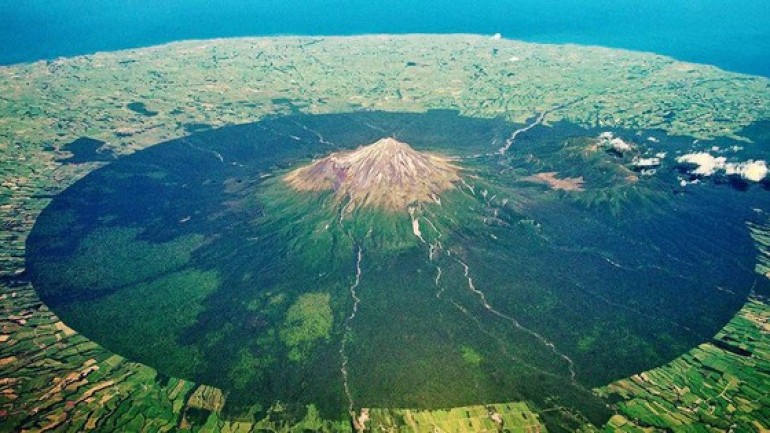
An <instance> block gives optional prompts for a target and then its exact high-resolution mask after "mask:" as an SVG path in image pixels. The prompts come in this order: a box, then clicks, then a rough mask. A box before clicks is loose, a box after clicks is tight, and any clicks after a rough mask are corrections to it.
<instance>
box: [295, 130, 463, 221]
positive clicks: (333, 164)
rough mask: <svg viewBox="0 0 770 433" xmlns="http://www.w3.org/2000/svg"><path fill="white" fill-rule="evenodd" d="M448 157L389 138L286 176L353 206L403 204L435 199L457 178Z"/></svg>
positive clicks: (305, 188)
mask: <svg viewBox="0 0 770 433" xmlns="http://www.w3.org/2000/svg"><path fill="white" fill-rule="evenodd" d="M458 172H459V168H458V167H456V166H454V165H453V164H451V163H450V161H449V159H447V158H445V157H442V156H440V155H435V154H432V153H427V152H418V151H416V150H414V149H413V148H412V147H411V146H409V145H408V144H406V143H404V142H401V141H398V140H396V139H395V138H392V137H387V138H383V139H380V140H378V141H376V142H374V143H372V144H370V145H367V146H362V147H359V148H358V149H356V150H352V151H343V152H335V153H332V154H331V155H329V156H327V157H325V158H322V159H319V160H317V161H315V162H313V163H311V164H309V165H307V166H304V167H300V168H298V169H296V170H294V171H292V172H291V173H289V174H288V175H286V177H285V178H284V180H285V181H286V182H287V183H288V184H289V185H290V186H292V187H293V188H295V189H297V190H301V191H324V190H331V191H334V194H335V196H336V197H337V199H339V200H341V201H348V205H347V210H348V211H350V210H352V209H354V208H356V207H368V206H373V207H381V208H385V209H388V210H402V209H406V208H407V207H408V206H409V205H410V204H412V203H414V202H430V201H436V200H437V198H438V194H439V193H441V192H443V191H445V190H447V189H449V188H451V187H452V185H453V184H454V182H457V181H459V180H460V177H459V175H458Z"/></svg>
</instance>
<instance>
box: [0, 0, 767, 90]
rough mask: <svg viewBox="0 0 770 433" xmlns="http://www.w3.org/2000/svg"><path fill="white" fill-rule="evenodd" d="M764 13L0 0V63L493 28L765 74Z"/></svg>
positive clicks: (664, 1)
mask: <svg viewBox="0 0 770 433" xmlns="http://www.w3.org/2000/svg"><path fill="white" fill-rule="evenodd" d="M769 18H770V2H768V1H767V0H735V1H731V2H724V1H719V0H646V1H643V2H640V1H635V0H561V1H559V0H498V1H494V2H491V1H479V0H455V1H451V2H448V1H439V0H420V1H416V0H388V1H364V0H295V1H286V0H251V1H248V0H233V1H227V2H215V1H211V0H208V1H207V0H163V1H155V2H147V1H145V0H67V1H61V0H25V1H18V0H0V64H6V65H7V64H14V63H20V62H31V61H36V60H40V59H52V58H56V57H61V56H73V55H79V54H88V53H93V52H97V51H113V50H118V49H124V48H134V47H142V46H148V45H155V44H160V43H165V42H170V41H176V40H183V39H203V38H214V37H235V36H266V35H288V34H290V35H354V34H369V33H395V34H403V33H478V34H489V35H492V34H494V33H501V34H502V35H503V37H505V38H511V39H521V40H525V41H532V42H545V43H576V44H585V45H601V46H606V47H615V48H625V49H631V50H637V51H649V52H655V53H658V54H664V55H668V56H672V57H674V58H677V59H680V60H684V61H690V62H696V63H708V64H713V65H716V66H718V67H720V68H722V69H726V70H730V71H735V72H742V73H746V74H753V75H763V76H768V77H770V26H768V25H767V22H768V19H769Z"/></svg>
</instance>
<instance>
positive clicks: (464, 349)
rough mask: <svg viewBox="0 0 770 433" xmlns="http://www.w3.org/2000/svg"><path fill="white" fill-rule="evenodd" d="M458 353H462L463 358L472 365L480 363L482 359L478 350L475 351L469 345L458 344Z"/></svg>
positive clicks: (475, 365)
mask: <svg viewBox="0 0 770 433" xmlns="http://www.w3.org/2000/svg"><path fill="white" fill-rule="evenodd" d="M460 353H461V354H462V357H463V360H464V361H465V362H467V363H468V364H470V365H472V366H474V367H478V366H479V364H481V361H483V360H484V358H483V357H482V356H481V355H480V354H479V352H476V351H475V350H473V348H472V347H470V346H460Z"/></svg>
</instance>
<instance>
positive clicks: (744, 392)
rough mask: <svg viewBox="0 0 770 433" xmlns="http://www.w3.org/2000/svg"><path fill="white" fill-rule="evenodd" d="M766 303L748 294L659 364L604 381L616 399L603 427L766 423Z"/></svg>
mask: <svg viewBox="0 0 770 433" xmlns="http://www.w3.org/2000/svg"><path fill="white" fill-rule="evenodd" d="M769 321H770V307H769V306H768V305H767V304H766V303H764V302H763V301H760V300H751V301H749V302H748V303H746V305H745V306H744V307H743V309H742V310H741V311H740V312H739V313H738V314H737V315H736V316H735V318H734V319H733V320H732V321H730V323H728V324H727V326H725V328H724V329H723V330H722V331H721V332H720V333H719V334H717V335H716V336H715V337H714V340H713V341H712V342H710V343H704V344H701V345H700V346H698V347H697V348H695V349H693V350H691V351H690V352H688V353H687V354H685V355H683V356H681V357H680V358H677V359H676V360H674V361H673V362H671V363H669V364H666V365H665V366H662V367H660V368H656V369H654V370H650V371H647V372H644V373H640V374H637V375H634V376H632V377H631V378H629V379H623V380H621V381H618V382H615V383H612V384H610V385H607V386H606V387H603V388H600V389H599V390H598V392H599V393H600V394H602V395H606V396H610V397H613V398H616V399H620V402H618V403H616V407H617V411H618V415H616V416H615V417H613V418H612V419H611V420H610V422H609V423H608V424H607V426H606V427H605V430H606V431H608V432H609V431H623V432H638V431H643V430H644V428H645V427H652V428H653V429H654V430H656V431H658V430H659V431H675V432H691V431H726V430H729V429H733V430H734V431H746V432H751V431H753V432H763V431H767V430H768V429H770V395H768V393H767V389H770V374H768V372H770V326H768V323H770V322H769Z"/></svg>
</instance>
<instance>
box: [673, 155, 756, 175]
mask: <svg viewBox="0 0 770 433" xmlns="http://www.w3.org/2000/svg"><path fill="white" fill-rule="evenodd" d="M676 161H677V162H679V163H686V164H692V165H695V166H696V168H695V169H694V170H692V171H691V172H690V173H691V174H696V175H699V176H712V175H714V174H715V173H716V172H718V171H724V173H725V174H726V175H728V176H740V177H742V178H743V179H746V180H749V181H752V182H759V181H761V180H762V179H764V178H765V177H767V175H768V171H770V170H768V167H767V162H765V161H761V160H760V161H754V160H748V161H746V162H729V163H728V162H727V159H726V158H725V157H723V156H719V157H715V156H713V155H711V154H710V153H706V152H696V153H689V154H687V155H682V156H680V157H678V158H677V159H676Z"/></svg>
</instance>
